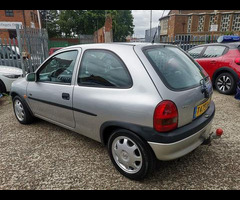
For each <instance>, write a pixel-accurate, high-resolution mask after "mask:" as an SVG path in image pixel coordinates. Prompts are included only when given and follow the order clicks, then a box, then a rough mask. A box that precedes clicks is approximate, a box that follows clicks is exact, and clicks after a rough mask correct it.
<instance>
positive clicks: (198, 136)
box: [148, 121, 212, 160]
mask: <svg viewBox="0 0 240 200" xmlns="http://www.w3.org/2000/svg"><path fill="white" fill-rule="evenodd" d="M211 127H212V121H210V122H209V123H208V124H207V126H205V127H204V128H203V129H201V130H200V131H198V132H196V133H195V134H193V135H191V136H189V137H187V138H185V139H183V140H180V141H177V142H173V143H169V144H166V143H155V142H148V144H149V145H150V146H151V147H152V149H153V151H154V153H155V155H156V157H157V159H159V160H173V159H176V158H179V157H182V156H184V155H186V154H188V153H190V152H191V151H193V150H194V149H196V148H197V147H198V146H199V145H201V144H202V143H203V142H204V140H206V139H207V138H208V137H209V136H210V133H211Z"/></svg>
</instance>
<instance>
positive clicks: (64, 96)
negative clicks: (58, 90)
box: [62, 93, 70, 100]
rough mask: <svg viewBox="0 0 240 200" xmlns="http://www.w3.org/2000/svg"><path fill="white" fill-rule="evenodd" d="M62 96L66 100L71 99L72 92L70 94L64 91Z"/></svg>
mask: <svg viewBox="0 0 240 200" xmlns="http://www.w3.org/2000/svg"><path fill="white" fill-rule="evenodd" d="M62 98H63V99H64V100H69V99H70V94H68V93H62Z"/></svg>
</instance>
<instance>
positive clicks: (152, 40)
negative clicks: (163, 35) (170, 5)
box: [150, 10, 165, 44]
mask: <svg viewBox="0 0 240 200" xmlns="http://www.w3.org/2000/svg"><path fill="white" fill-rule="evenodd" d="M164 12H165V10H163V13H162V16H161V18H162V17H163V14H164ZM159 25H160V21H159ZM157 30H158V27H157V28H156V31H155V34H154V36H153V40H152V44H154V42H155V37H156V34H157ZM150 32H151V30H150Z"/></svg>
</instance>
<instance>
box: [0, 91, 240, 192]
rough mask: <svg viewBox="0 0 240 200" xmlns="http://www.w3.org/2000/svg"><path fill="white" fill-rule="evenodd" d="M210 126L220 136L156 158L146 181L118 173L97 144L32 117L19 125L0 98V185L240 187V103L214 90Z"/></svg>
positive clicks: (29, 186)
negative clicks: (181, 153) (168, 156)
mask: <svg viewBox="0 0 240 200" xmlns="http://www.w3.org/2000/svg"><path fill="white" fill-rule="evenodd" d="M213 100H214V101H215V104H216V115H215V118H214V121H213V130H216V129H217V128H222V129H223V130H224V134H223V136H222V138H221V139H220V140H215V141H213V143H212V145H211V146H200V147H199V148H197V149H196V150H195V151H193V152H192V153H190V154H188V155H186V156H184V157H182V158H179V159H177V160H173V161H165V162H163V161H162V162H160V161H159V162H158V164H157V169H156V171H155V173H154V174H153V175H151V176H150V177H148V178H147V179H145V180H143V181H141V182H137V181H131V180H129V179H127V178H125V177H123V176H122V175H120V173H118V171H117V170H116V169H115V168H114V166H113V165H112V163H111V161H110V158H109V157H108V153H107V150H106V148H105V147H104V146H102V145H101V144H100V143H98V142H95V141H93V140H91V139H88V138H86V137H84V136H81V135H79V134H77V133H74V132H72V131H69V130H66V129H64V128H61V127H58V126H55V125H53V124H50V123H48V122H45V121H42V120H37V121H36V122H35V123H34V124H32V125H21V124H20V123H18V122H17V120H16V119H15V116H14V114H13V109H12V103H11V101H10V100H9V99H8V98H6V97H4V98H1V99H0V189H7V190H8V189H31V190H35V189H37V190H40V189H57V190H59V189H60V190H63V189H64V190H67V189H88V190H91V189H95V190H98V189H101V190H106V189H109V190H113V189H116V190H123V189H126V190H134V189H135V190H148V189H149V190H156V189H161V190H164V189H168V190H169V189H170V190H172V189H173V190H179V189H195V190H212V189H223V190H228V189H237V190H239V189H240V159H239V155H240V148H239V147H240V102H239V101H237V100H235V99H234V97H233V96H226V95H221V94H219V93H218V92H216V91H214V95H213Z"/></svg>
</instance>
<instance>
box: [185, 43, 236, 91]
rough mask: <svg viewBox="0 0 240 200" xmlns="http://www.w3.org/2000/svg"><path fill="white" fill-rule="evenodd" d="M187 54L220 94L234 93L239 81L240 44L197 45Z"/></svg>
mask: <svg viewBox="0 0 240 200" xmlns="http://www.w3.org/2000/svg"><path fill="white" fill-rule="evenodd" d="M188 53H189V54H190V55H191V56H192V57H193V58H194V59H195V60H196V61H197V62H198V63H199V64H200V65H201V66H202V67H203V68H204V70H205V71H206V72H207V73H208V75H209V76H210V78H211V80H212V83H213V85H214V86H215V88H216V89H217V90H218V91H219V92H220V93H222V94H232V93H234V92H236V87H237V82H238V81H239V79H240V42H229V43H226V42H223V43H211V44H204V45H198V46H195V47H193V48H192V49H190V50H188Z"/></svg>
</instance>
